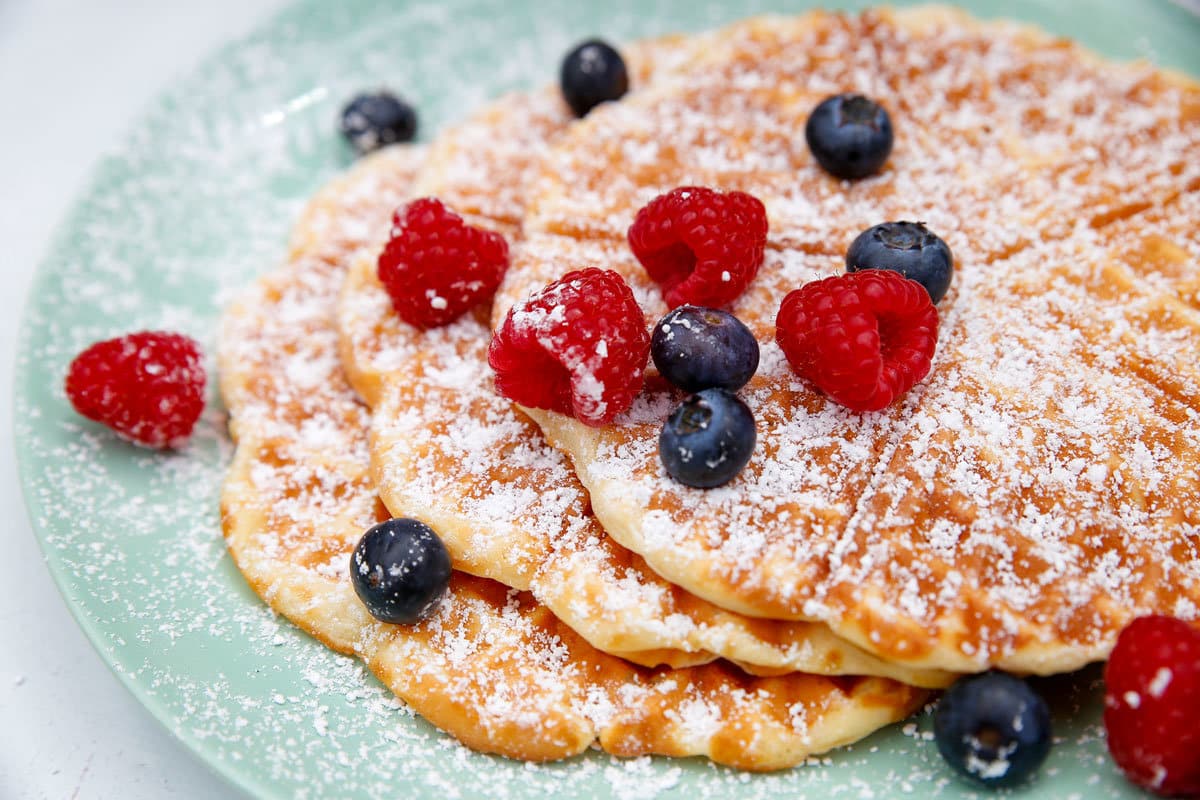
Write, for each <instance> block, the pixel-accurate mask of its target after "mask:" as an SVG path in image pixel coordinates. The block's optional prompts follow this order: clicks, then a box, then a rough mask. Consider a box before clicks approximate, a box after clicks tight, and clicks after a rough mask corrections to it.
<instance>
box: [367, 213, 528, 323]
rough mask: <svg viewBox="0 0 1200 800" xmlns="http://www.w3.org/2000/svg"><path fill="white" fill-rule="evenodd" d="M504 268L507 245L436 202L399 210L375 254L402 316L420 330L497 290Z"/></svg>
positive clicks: (446, 319) (452, 317)
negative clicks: (384, 244) (383, 243)
mask: <svg viewBox="0 0 1200 800" xmlns="http://www.w3.org/2000/svg"><path fill="white" fill-rule="evenodd" d="M507 269H508V243H507V242H506V241H505V240H504V237H503V236H501V235H500V234H499V233H496V232H494V231H487V230H484V229H483V228H477V227H475V226H474V225H468V224H467V223H465V222H463V219H462V217H460V216H459V215H458V214H455V213H454V212H453V211H450V210H449V209H448V208H446V207H445V206H444V205H442V202H441V201H440V200H437V199H436V198H432V197H424V198H421V199H420V200H414V201H413V202H411V203H409V204H408V206H407V207H405V208H402V209H398V210H397V211H396V213H395V215H393V217H392V235H391V238H390V239H389V240H388V243H387V245H386V246H385V247H384V248H383V252H382V253H380V254H379V280H380V282H381V283H383V285H384V288H386V289H387V293H388V295H389V296H390V297H391V298H392V305H393V306H394V307H395V309H396V313H397V314H399V315H400V318H401V319H403V320H404V321H405V322H407V323H408V324H409V325H413V326H415V327H418V328H435V327H438V326H439V325H448V324H449V323H451V322H453V321H454V320H456V319H458V318H459V317H461V316H462V315H463V314H465V313H466V312H468V311H470V310H471V309H472V308H474V307H475V306H477V305H479V304H480V303H485V302H488V301H490V300H491V299H492V296H493V295H494V294H495V293H496V288H497V287H498V286H499V285H500V279H501V278H503V277H504V272H505V270H507Z"/></svg>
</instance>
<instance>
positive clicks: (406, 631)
mask: <svg viewBox="0 0 1200 800" xmlns="http://www.w3.org/2000/svg"><path fill="white" fill-rule="evenodd" d="M421 160H422V153H421V151H419V150H406V149H399V148H398V149H394V150H391V151H387V152H385V153H382V154H380V155H378V156H375V157H372V158H371V159H368V160H366V161H364V162H363V163H362V164H361V166H359V167H358V168H356V169H355V170H354V171H353V172H352V173H351V174H350V175H349V176H347V177H345V178H343V179H341V180H339V181H338V182H336V183H334V184H333V185H332V186H331V187H330V188H329V189H327V190H325V191H324V192H322V193H321V194H320V195H318V197H317V198H316V199H315V200H314V201H313V203H312V204H311V205H310V207H309V209H308V210H307V211H306V212H305V214H304V215H303V216H302V218H301V224H300V228H299V230H298V231H297V234H296V236H295V237H294V244H293V247H292V251H291V256H290V260H289V262H288V263H287V264H286V265H285V266H284V267H282V268H280V269H279V270H278V271H276V272H274V273H272V274H270V275H267V276H266V277H264V278H262V279H261V280H260V281H259V282H258V283H257V284H256V285H255V286H254V287H252V288H251V290H250V291H249V292H247V293H246V294H245V295H244V296H243V297H242V298H241V299H240V300H239V301H238V302H236V303H235V304H234V305H233V306H232V307H231V308H230V309H229V311H228V313H227V315H226V317H225V320H224V326H223V330H222V336H221V349H220V354H219V361H220V373H221V389H222V393H223V395H224V397H225V400H226V403H227V405H228V407H229V409H230V412H231V415H232V420H231V432H232V434H233V435H234V437H235V439H236V441H237V451H236V454H235V457H234V461H233V464H232V465H231V467H230V471H229V474H228V477H227V481H226V484H225V486H224V490H223V495H222V524H223V527H224V531H225V536H226V541H227V544H228V547H229V551H230V553H231V554H232V556H233V559H234V561H235V563H236V564H237V566H238V568H239V569H240V570H241V571H242V574H243V575H244V576H245V578H246V580H247V582H248V583H249V584H250V585H251V587H253V588H254V590H255V591H256V592H257V593H258V594H259V595H260V596H261V597H262V598H263V600H264V601H265V602H267V603H268V604H269V605H270V606H271V607H272V608H273V609H275V610H276V611H278V612H279V613H281V614H283V615H285V616H286V617H287V618H288V619H290V620H292V621H293V622H294V623H296V624H297V625H298V626H300V627H301V628H303V629H304V630H306V631H308V632H309V633H310V634H312V635H313V636H315V637H316V638H318V639H320V640H321V641H322V642H324V643H325V644H326V645H328V646H329V647H331V648H333V649H334V650H337V651H339V652H342V653H346V654H352V655H355V656H357V657H359V658H361V659H362V660H363V661H364V662H365V663H366V665H367V666H368V668H369V669H370V670H371V671H372V672H373V673H374V674H375V675H376V676H377V677H378V678H379V679H380V680H381V681H383V682H384V683H385V684H386V685H387V686H388V687H389V688H391V689H392V691H394V692H395V693H396V694H397V695H398V696H399V697H401V698H402V699H403V700H404V701H406V702H407V703H408V704H409V705H410V706H411V707H412V708H413V709H414V710H415V711H417V713H419V714H420V715H421V716H423V717H424V718H426V719H427V720H429V721H430V722H432V723H433V724H434V725H436V726H438V727H439V728H441V729H443V730H445V731H447V732H448V733H450V734H451V735H452V736H454V737H455V738H456V739H458V740H459V741H461V742H463V743H464V744H466V745H467V746H469V747H471V748H473V749H476V750H482V751H486V752H494V753H499V754H503V755H506V756H510V757H513V758H519V759H526V760H531V761H542V760H549V759H558V758H564V757H567V756H571V755H574V754H576V753H579V752H581V751H583V750H585V749H587V748H588V747H589V746H591V745H592V744H593V742H598V743H599V745H600V747H602V748H603V749H605V750H607V751H609V752H611V753H614V754H617V755H623V756H633V755H640V754H646V753H658V754H666V755H676V756H688V755H704V756H707V757H709V758H711V759H712V760H714V761H716V762H719V763H723V764H730V765H733V766H737V767H741V768H745V769H760V770H765V769H774V768H780V767H785V766H790V765H794V764H796V763H799V762H801V761H802V760H803V759H804V758H806V757H807V756H808V755H809V754H811V753H817V752H821V751H824V750H826V749H829V748H832V747H835V746H838V745H840V744H843V743H847V742H850V741H853V740H855V739H858V738H860V737H862V736H864V735H866V734H867V733H869V732H871V731H873V730H875V729H876V728H878V727H881V726H882V725H885V724H887V723H889V722H892V721H894V720H897V719H900V718H903V717H904V716H907V715H908V714H909V713H911V712H912V711H913V710H914V709H915V708H916V707H917V706H919V704H920V703H921V702H922V700H923V698H924V692H922V691H921V690H919V689H915V688H912V687H909V686H906V685H904V684H900V683H896V682H894V681H890V680H885V679H881V678H825V677H820V676H814V675H803V674H792V675H787V676H782V677H759V678H755V677H751V676H748V675H746V674H745V673H743V672H741V671H740V670H738V669H737V668H736V667H733V666H731V665H728V664H725V663H713V664H707V665H703V666H697V667H692V668H690V669H670V668H661V669H648V668H644V667H638V666H635V665H632V664H630V663H628V662H626V661H623V660H621V659H618V658H615V657H613V656H609V655H606V654H604V653H601V652H599V651H597V650H596V649H594V648H592V647H591V646H589V645H588V644H587V643H586V642H584V641H583V640H582V639H581V638H580V637H579V636H578V635H577V634H575V633H574V632H573V631H572V630H571V629H570V628H568V627H567V626H565V625H563V624H562V623H561V622H559V621H558V620H557V619H556V618H555V617H554V616H553V615H552V614H550V613H549V612H548V611H547V610H546V608H545V607H544V606H542V605H540V604H539V603H537V601H536V600H534V598H533V597H532V596H531V595H529V594H528V593H525V592H519V591H515V590H512V589H510V588H508V587H506V586H503V585H501V584H499V583H496V582H493V581H488V580H485V579H482V578H477V577H472V576H470V575H466V574H463V573H455V575H454V577H453V578H452V580H451V585H450V590H449V593H448V596H447V597H446V599H445V600H444V601H443V602H442V603H441V604H440V605H439V606H438V608H437V609H436V611H435V613H434V614H433V615H432V616H431V617H430V618H428V619H426V620H425V621H423V622H421V623H420V624H417V625H414V626H397V625H387V624H383V623H380V622H378V621H376V620H375V619H373V618H372V617H371V616H370V615H369V614H368V613H367V612H366V610H365V608H364V607H363V605H362V603H361V602H359V600H358V598H357V597H356V596H355V593H354V590H353V588H352V586H351V583H350V577H349V560H350V553H351V551H352V550H353V548H354V546H355V544H356V543H357V540H358V538H359V537H360V536H361V534H362V531H363V530H364V529H365V528H366V527H368V526H370V525H371V524H373V523H375V522H376V521H379V520H382V519H386V518H387V516H388V515H387V512H386V510H385V509H384V508H383V507H382V504H381V503H380V502H379V500H378V498H377V496H376V494H375V491H374V488H373V487H372V485H371V481H370V479H369V475H368V472H367V469H366V464H367V435H366V425H367V412H366V409H365V408H363V407H362V406H361V404H359V403H358V401H357V399H356V397H355V395H354V392H353V390H352V389H351V388H350V386H349V384H348V383H347V382H346V380H345V376H344V374H343V373H342V371H341V367H340V363H339V360H338V357H337V340H338V336H337V331H336V328H335V326H334V311H335V305H336V298H337V292H338V287H339V285H340V284H341V282H342V279H343V276H344V273H345V270H346V264H347V263H349V262H350V260H351V259H352V258H353V256H354V254H355V252H357V251H358V249H359V248H361V247H362V246H363V245H365V244H366V243H367V242H369V241H373V240H374V239H375V238H376V237H377V236H379V235H382V231H380V230H379V229H378V227H377V225H378V223H376V224H372V223H370V222H367V221H368V220H381V221H382V225H383V226H384V228H386V223H387V219H388V214H389V212H390V210H391V209H392V208H393V207H394V206H395V205H396V204H397V203H398V202H399V201H400V200H401V198H402V197H403V196H404V195H405V194H407V192H408V190H409V188H410V185H411V181H412V177H413V174H414V172H415V167H416V165H417V164H418V163H419V162H420V161H421ZM360 223H365V224H360ZM308 226H315V227H313V228H309V227H308ZM322 226H324V227H323V230H324V233H322V234H319V235H318V234H316V233H314V231H315V230H316V228H318V227H322Z"/></svg>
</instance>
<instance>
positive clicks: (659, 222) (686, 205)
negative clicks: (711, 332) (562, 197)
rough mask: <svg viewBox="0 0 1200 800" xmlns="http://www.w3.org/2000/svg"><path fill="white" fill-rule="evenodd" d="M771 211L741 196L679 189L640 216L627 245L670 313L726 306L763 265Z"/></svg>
mask: <svg viewBox="0 0 1200 800" xmlns="http://www.w3.org/2000/svg"><path fill="white" fill-rule="evenodd" d="M766 243H767V211H766V209H765V208H764V207H763V204H762V203H761V202H759V200H758V198H756V197H753V196H751V195H748V194H745V193H743V192H728V193H725V192H717V191H713V190H712V189H707V188H704V187H697V186H681V187H679V188H678V189H673V190H672V191H670V192H667V193H666V194H663V195H659V196H658V197H656V198H654V199H653V200H651V201H650V203H649V204H647V205H646V206H645V207H644V208H642V210H641V211H639V212H638V213H637V217H636V218H635V219H634V221H633V225H631V226H630V228H629V246H630V247H631V248H632V249H633V254H634V255H635V256H637V259H638V261H640V262H642V266H643V267H645V268H646V272H647V273H649V275H650V277H651V278H653V279H654V280H655V281H657V282H658V283H659V285H660V286H661V287H662V293H663V297H664V298H665V299H666V301H667V304H668V305H669V306H671V308H675V307H676V306H681V305H684V304H689V303H690V304H691V305H696V306H711V307H714V308H715V307H717V306H723V305H726V304H728V303H730V302H732V301H733V300H734V299H736V298H737V297H738V295H740V294H741V293H742V292H744V291H746V287H747V286H749V285H750V281H752V280H754V276H755V275H757V274H758V268H759V266H761V265H762V260H763V248H764V247H765V246H766Z"/></svg>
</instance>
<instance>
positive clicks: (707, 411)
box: [658, 389, 757, 489]
mask: <svg viewBox="0 0 1200 800" xmlns="http://www.w3.org/2000/svg"><path fill="white" fill-rule="evenodd" d="M756 439H757V434H756V433H755V431H754V415H753V414H751V413H750V409H749V408H748V407H747V406H746V404H745V403H743V402H742V400H741V398H740V397H738V396H737V395H735V394H734V393H733V392H730V391H727V390H725V389H705V390H704V391H702V392H698V393H697V394H694V395H692V396H691V397H689V398H688V399H686V400H684V401H683V402H682V403H680V404H679V405H678V406H677V407H676V408H675V410H674V411H672V412H671V416H669V417H667V421H666V423H665V424H664V425H663V429H662V433H660V434H659V436H658V455H659V458H661V459H662V463H663V467H665V468H666V470H667V474H668V475H670V476H671V477H672V478H674V479H675V480H677V481H679V482H680V483H682V484H685V485H687V486H694V487H696V488H697V489H711V488H712V487H714V486H720V485H721V484H724V483H728V482H729V481H731V480H733V479H734V477H736V476H737V474H738V473H739V472H741V471H742V469H743V468H745V466H746V464H748V463H749V462H750V455H751V454H752V453H753V452H754V442H755V440H756Z"/></svg>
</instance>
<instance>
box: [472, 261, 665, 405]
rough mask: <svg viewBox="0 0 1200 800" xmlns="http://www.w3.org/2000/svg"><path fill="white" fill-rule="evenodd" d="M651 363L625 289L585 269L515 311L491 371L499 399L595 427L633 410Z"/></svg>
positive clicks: (612, 275)
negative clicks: (502, 397)
mask: <svg viewBox="0 0 1200 800" xmlns="http://www.w3.org/2000/svg"><path fill="white" fill-rule="evenodd" d="M649 355H650V337H649V336H648V335H647V334H646V321H645V318H644V317H643V316H642V310H641V308H639V307H638V304H637V301H636V300H634V299H633V292H631V291H630V290H629V287H628V286H626V285H625V281H624V280H623V279H622V278H621V276H620V275H619V274H617V273H616V272H613V271H612V270H602V269H584V270H579V271H577V272H571V273H568V274H566V275H564V276H563V277H562V278H560V279H558V280H557V281H555V282H554V283H551V284H550V285H549V286H547V287H546V288H544V289H542V290H541V291H539V292H537V293H536V294H533V295H531V296H530V297H527V298H526V299H525V300H524V301H522V302H521V303H518V304H517V305H516V306H514V307H513V308H512V309H511V310H510V311H509V312H508V316H507V317H505V318H504V322H503V323H501V325H500V328H499V329H498V330H497V331H496V335H495V337H494V338H493V339H492V344H491V347H489V348H488V364H490V365H491V367H492V369H493V370H495V372H496V391H497V392H498V393H499V394H501V395H502V396H504V397H507V398H508V399H510V400H513V401H515V402H517V403H520V404H521V405H524V406H529V407H531V408H546V409H549V410H551V411H557V412H559V413H560V414H569V415H571V416H572V417H574V418H575V419H577V420H579V421H581V422H583V423H585V424H587V425H592V426H599V425H604V424H606V423H608V422H611V421H612V420H613V418H614V417H616V416H617V414H620V413H621V412H622V411H624V410H625V409H627V408H629V406H630V405H632V404H633V398H634V397H636V396H637V393H638V392H639V391H641V388H642V381H643V379H644V375H643V372H644V371H645V369H646V362H647V360H648V359H649Z"/></svg>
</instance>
